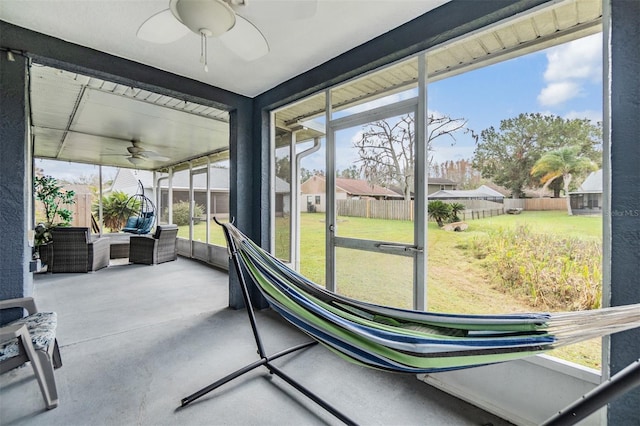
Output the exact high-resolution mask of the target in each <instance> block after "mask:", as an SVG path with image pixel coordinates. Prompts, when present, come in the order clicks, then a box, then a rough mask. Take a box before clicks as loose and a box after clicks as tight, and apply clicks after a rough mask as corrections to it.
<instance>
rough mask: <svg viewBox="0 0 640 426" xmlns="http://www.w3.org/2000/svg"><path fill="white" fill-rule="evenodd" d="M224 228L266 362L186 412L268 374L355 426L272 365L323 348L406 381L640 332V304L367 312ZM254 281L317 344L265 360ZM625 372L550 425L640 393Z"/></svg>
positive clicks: (638, 381)
mask: <svg viewBox="0 0 640 426" xmlns="http://www.w3.org/2000/svg"><path fill="white" fill-rule="evenodd" d="M216 222H217V223H218V224H219V225H221V226H223V227H224V233H225V237H226V239H227V243H228V247H229V253H230V257H231V260H232V262H233V265H234V266H235V271H236V273H237V274H238V277H239V282H240V286H241V290H242V295H243V298H244V301H245V304H246V306H247V313H248V316H249V321H250V323H251V327H252V330H253V335H254V338H255V341H256V346H257V348H258V355H259V356H260V359H259V360H258V361H255V362H253V363H251V364H249V365H247V366H245V367H242V368H240V369H238V370H236V371H234V372H232V373H230V374H228V375H226V376H225V377H223V378H221V379H218V380H217V381H215V382H214V383H212V384H210V385H208V386H206V387H204V388H202V389H201V390H199V391H197V392H195V393H193V394H191V395H189V396H188V397H186V398H183V399H182V400H181V404H182V407H184V406H186V405H188V404H190V403H191V402H193V401H195V400H196V399H198V398H200V397H202V396H204V395H206V394H207V393H209V392H211V391H213V390H215V389H217V388H218V387H220V386H222V385H224V384H225V383H228V382H229V381H231V380H233V379H235V378H237V377H239V376H241V375H243V374H245V373H247V372H249V371H251V370H253V369H255V368H257V367H260V366H264V367H266V368H267V369H268V370H269V372H270V373H272V374H275V375H277V376H278V377H280V378H282V379H283V380H285V381H286V382H287V383H289V384H290V385H291V386H293V387H294V388H296V389H297V390H298V391H300V392H302V393H303V394H304V395H306V396H307V397H309V398H310V399H312V400H313V401H314V402H316V403H317V404H319V405H320V406H321V407H323V408H324V409H326V410H327V411H329V412H330V413H331V414H333V415H334V416H336V417H337V418H338V419H340V420H342V421H343V422H344V423H346V424H350V425H351V424H356V423H355V422H354V421H353V420H351V419H350V418H349V417H347V416H346V415H345V414H343V413H341V412H340V411H338V410H336V409H335V408H334V407H333V406H332V405H330V404H329V403H327V402H326V401H324V400H323V399H322V398H320V397H319V396H317V395H316V394H314V393H313V392H312V391H311V390H309V389H307V388H306V387H304V386H303V385H302V384H300V383H299V382H297V381H296V380H295V379H293V378H291V377H290V376H288V375H287V374H286V373H285V372H284V371H282V370H281V369H280V367H278V366H276V365H274V364H273V361H275V360H276V359H278V358H280V357H282V356H285V355H288V354H291V353H293V352H296V351H298V350H302V349H305V348H307V347H309V346H311V345H312V344H315V343H316V342H319V343H321V344H323V345H324V346H326V347H327V348H329V349H330V350H331V351H333V352H335V353H336V354H338V355H339V356H341V357H343V358H345V359H347V360H348V361H351V362H354V363H356V364H359V365H364V366H368V367H372V368H376V369H380V370H386V371H393V372H400V373H411V374H416V373H436V372H441V371H449V370H457V369H462V368H469V367H476V366H481V365H488V364H495V363H499V362H505V361H510V360H514V359H519V358H524V357H528V356H531V355H535V354H539V353H542V352H545V351H549V350H551V349H555V348H558V347H560V346H564V345H569V344H572V343H577V342H580V341H582V340H587V339H592V338H594V337H600V336H604V335H607V334H611V333H616V332H620V331H624V330H628V329H631V328H635V327H639V326H640V304H636V305H628V306H620V307H613V308H604V309H598V310H591V311H582V312H564V313H527V314H506V315H460V314H444V313H432V312H424V311H413V310H407V309H398V308H392V307H388V306H380V305H375V304H372V303H366V302H361V301H357V300H353V299H349V298H347V297H343V296H340V295H338V294H335V293H333V292H330V291H328V290H326V289H325V288H323V287H320V286H318V285H317V284H314V283H313V282H311V281H310V280H308V279H307V278H305V277H304V276H302V275H300V274H299V273H297V272H296V271H294V270H292V269H290V268H289V267H287V266H286V265H285V264H283V263H282V262H280V261H279V260H278V259H276V258H275V257H273V256H272V255H271V254H269V253H267V252H266V251H264V250H262V249H261V248H260V247H259V246H258V245H256V244H255V243H253V242H252V241H251V240H250V239H249V238H247V237H246V236H245V235H243V234H242V233H241V232H240V231H239V230H238V229H237V228H236V227H234V226H233V225H232V224H229V223H225V224H223V223H220V222H218V221H217V220H216ZM245 271H246V272H247V273H248V275H249V276H250V277H251V279H252V281H253V282H255V284H256V285H257V287H258V289H259V290H260V292H261V293H262V294H263V296H264V297H265V298H266V299H267V301H268V302H269V304H270V306H271V307H272V308H273V309H274V310H275V311H277V312H278V313H279V314H280V315H282V317H284V318H285V319H286V320H287V321H289V322H290V323H291V324H293V325H294V326H296V327H297V328H299V329H300V330H302V331H304V332H305V333H307V334H308V335H309V336H311V337H312V338H313V341H311V342H307V343H303V344H300V345H298V346H295V347H292V348H289V349H286V350H283V351H281V352H278V353H276V354H273V355H268V354H266V352H265V350H264V347H263V345H262V340H261V338H260V333H259V331H258V327H257V324H256V318H255V315H254V313H253V308H252V304H251V299H250V296H249V290H248V286H247V280H246V279H245ZM623 372H624V374H622V373H623ZM623 372H620V373H618V374H617V375H616V376H614V377H613V378H612V379H611V380H610V381H609V382H605V383H603V384H602V385H600V386H599V387H598V388H596V389H594V396H593V397H589V398H585V399H582V400H580V401H579V402H577V403H576V404H575V405H572V406H570V407H568V408H567V409H566V410H565V411H563V412H561V413H559V414H558V415H557V416H556V417H554V418H553V419H551V420H550V421H549V422H548V423H547V425H560V424H572V423H571V422H573V421H574V420H576V419H579V418H584V417H586V416H587V415H588V414H590V413H592V412H593V411H594V410H596V409H597V408H599V407H600V406H601V404H603V403H606V400H604V401H605V402H603V399H602V398H601V395H604V394H606V395H607V398H613V397H614V396H615V395H619V394H622V393H624V392H627V391H628V390H629V389H631V388H633V387H636V386H639V385H640V360H638V361H637V362H636V363H635V365H631V366H629V367H628V368H627V369H625V370H624V371H623ZM576 416H579V417H576ZM565 419H568V421H569V423H567V422H565ZM576 421H577V420H576Z"/></svg>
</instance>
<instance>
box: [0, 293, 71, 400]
mask: <svg viewBox="0 0 640 426" xmlns="http://www.w3.org/2000/svg"><path fill="white" fill-rule="evenodd" d="M10 308H23V309H25V310H26V311H27V314H28V315H27V316H26V317H23V318H20V319H18V320H15V321H13V322H10V323H8V324H6V325H3V326H2V327H0V373H5V372H7V371H9V370H12V369H14V368H16V367H19V366H21V365H23V364H24V363H26V362H29V361H31V366H32V367H33V372H34V374H35V376H36V379H37V380H38V384H39V385H40V390H41V391H42V397H43V398H44V401H45V403H46V405H47V409H52V408H55V407H57V406H58V391H57V390H56V382H55V378H54V375H53V370H54V368H60V367H62V360H61V358H60V350H59V348H58V342H57V340H56V325H57V317H56V313H55V312H38V309H37V308H36V304H35V301H34V300H33V298H31V297H24V298H20V299H8V300H1V301H0V309H10Z"/></svg>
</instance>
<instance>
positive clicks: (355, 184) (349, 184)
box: [336, 178, 401, 198]
mask: <svg viewBox="0 0 640 426" xmlns="http://www.w3.org/2000/svg"><path fill="white" fill-rule="evenodd" d="M336 187H338V188H340V189H342V190H344V191H345V192H347V193H349V194H352V195H361V196H369V197H394V198H395V197H400V196H401V195H400V194H398V193H397V192H395V191H392V190H391V189H389V188H385V187H383V186H380V185H375V184H374V185H372V184H370V183H369V182H367V181H366V180H362V179H347V178H336Z"/></svg>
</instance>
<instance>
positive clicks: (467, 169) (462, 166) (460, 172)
mask: <svg viewBox="0 0 640 426" xmlns="http://www.w3.org/2000/svg"><path fill="white" fill-rule="evenodd" d="M429 176H430V177H435V178H443V179H449V180H452V181H454V182H456V183H457V184H458V185H457V187H458V189H475V188H477V187H478V186H480V185H481V184H482V181H483V179H482V176H481V174H480V172H479V171H478V170H476V169H474V168H473V166H472V165H471V160H466V159H461V160H456V161H453V160H448V161H444V162H442V163H437V162H432V163H431V165H430V167H429Z"/></svg>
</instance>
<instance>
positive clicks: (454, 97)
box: [36, 34, 602, 180]
mask: <svg viewBox="0 0 640 426" xmlns="http://www.w3.org/2000/svg"><path fill="white" fill-rule="evenodd" d="M427 90H428V108H429V111H430V112H431V113H438V114H444V115H448V116H450V117H455V118H465V119H467V120H468V124H467V125H468V127H469V128H471V129H473V130H474V131H476V132H478V133H479V132H481V131H482V130H484V129H486V128H488V127H490V126H494V127H495V128H498V127H499V126H500V121H501V120H504V119H508V118H512V117H516V116H517V115H518V114H520V113H525V112H530V113H535V112H539V113H543V114H555V115H558V116H560V117H563V118H588V119H590V120H592V121H600V120H602V35H601V34H596V35H593V36H590V37H586V38H583V39H579V40H575V41H572V42H570V43H566V44H563V45H560V46H556V47H553V48H550V49H547V50H544V51H540V52H536V53H533V54H529V55H526V56H522V57H519V58H516V59H512V60H509V61H506V62H501V63H498V64H495V65H492V66H489V67H485V68H481V69H478V70H475V71H472V72H467V73H464V74H461V75H458V76H455V77H451V78H448V79H445V80H441V81H437V82H435V83H431V84H429V85H428V89H427ZM354 136H355V135H354ZM352 137H353V136H352ZM474 144H475V142H474V140H473V139H472V138H471V136H469V135H463V134H460V135H458V137H457V142H456V143H455V144H454V145H451V144H450V143H449V142H448V141H447V142H446V143H445V142H444V141H443V142H440V143H436V144H435V147H434V148H435V150H434V152H433V157H434V160H435V161H438V162H442V161H444V160H458V159H463V158H465V159H471V158H472V157H473V150H474V146H475V145H474ZM346 145H348V141H346V143H345V142H343V146H346ZM351 151H353V150H351ZM351 164H353V158H349V156H347V155H342V156H341V157H340V159H339V161H338V164H337V167H338V168H339V169H344V168H346V167H349V166H350V165H351ZM36 166H38V167H43V168H44V169H45V173H47V174H52V175H54V176H55V177H58V178H66V179H68V180H73V178H74V176H76V177H78V176H81V175H85V176H87V175H90V174H93V173H96V171H95V170H96V168H95V167H92V166H82V165H70V164H68V163H60V162H43V161H41V160H37V161H36ZM303 167H305V168H307V169H314V168H318V169H320V168H324V149H322V150H320V151H318V152H317V153H316V154H314V155H312V156H310V157H308V158H307V159H305V160H304V163H303ZM111 174H112V172H107V173H105V179H106V178H108V177H109V175H111Z"/></svg>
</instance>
